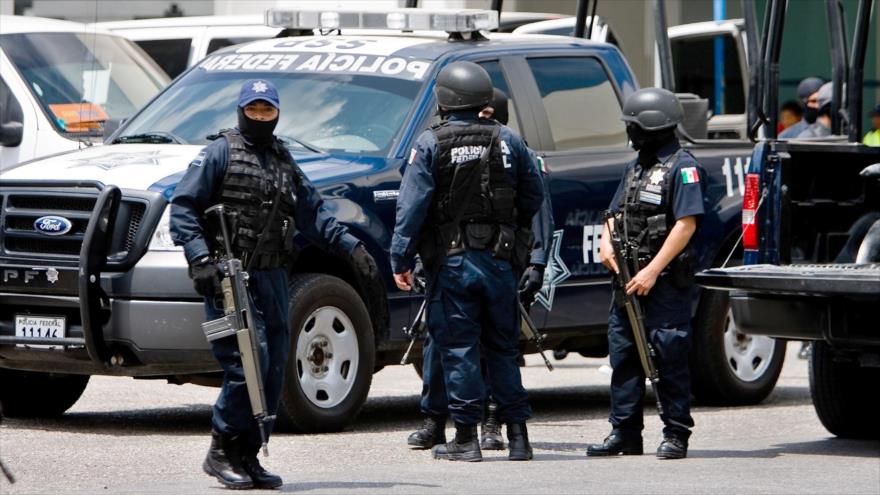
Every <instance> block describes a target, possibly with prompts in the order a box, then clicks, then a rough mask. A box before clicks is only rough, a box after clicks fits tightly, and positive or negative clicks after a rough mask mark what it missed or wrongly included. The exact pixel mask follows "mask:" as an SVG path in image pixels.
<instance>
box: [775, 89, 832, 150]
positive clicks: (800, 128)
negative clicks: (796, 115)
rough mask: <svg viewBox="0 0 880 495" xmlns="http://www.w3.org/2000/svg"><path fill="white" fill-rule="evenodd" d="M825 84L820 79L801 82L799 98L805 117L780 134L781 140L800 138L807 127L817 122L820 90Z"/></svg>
mask: <svg viewBox="0 0 880 495" xmlns="http://www.w3.org/2000/svg"><path fill="white" fill-rule="evenodd" d="M823 84H825V81H823V80H822V79H819V78H818V77H808V78H806V79H804V80H803V81H801V83H800V84H798V87H797V97H798V100H800V102H801V105H803V106H802V108H803V109H804V115H803V118H802V119H801V121H800V122H798V123H797V124H795V125H793V126H791V127H789V128H787V129H785V130H784V131H782V133H780V134H779V139H791V138H796V137H798V136H799V135H800V134H801V133H802V132H804V131H805V130H806V129H807V127H808V126H809V125H810V124H812V123H813V122H816V117H817V116H818V114H819V105H818V95H817V94H816V93H817V92H818V91H819V88H821V87H822V85H823Z"/></svg>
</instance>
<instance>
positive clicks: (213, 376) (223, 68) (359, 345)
mask: <svg viewBox="0 0 880 495" xmlns="http://www.w3.org/2000/svg"><path fill="white" fill-rule="evenodd" d="M464 12H465V13H461V12H459V13H456V14H448V13H444V12H426V11H425V10H422V9H419V10H416V11H410V10H401V11H395V12H394V13H393V14H394V15H391V14H389V15H388V16H387V17H386V16H381V17H380V20H381V22H382V23H383V26H382V27H385V26H384V22H386V20H387V22H388V23H389V24H393V26H394V27H395V29H396V30H397V31H396V32H395V31H391V30H389V29H387V28H386V29H385V30H383V31H377V32H375V34H358V35H356V36H354V35H348V36H347V35H345V34H344V32H345V28H346V27H347V25H342V26H341V28H342V31H343V34H339V33H338V32H337V33H336V34H331V35H326V36H307V37H296V38H278V39H269V40H261V41H255V42H251V43H245V44H241V45H236V46H232V47H228V48H225V49H222V50H221V51H218V52H217V53H215V54H212V55H211V56H209V57H208V58H207V59H205V60H203V61H202V62H200V63H199V64H198V65H196V66H194V67H192V68H191V69H189V70H188V71H187V72H185V73H184V74H182V75H181V76H179V77H178V78H177V79H175V81H174V82H173V83H172V84H171V85H169V86H168V87H166V88H165V89H164V90H163V91H162V92H161V93H160V94H159V95H158V96H156V97H155V98H154V99H153V100H152V101H151V102H150V103H148V104H147V105H146V106H145V107H144V108H142V109H141V110H140V111H139V112H138V113H137V114H136V115H134V116H133V117H132V118H131V119H130V120H128V121H127V122H125V123H124V125H123V126H122V127H120V128H119V129H118V130H117V131H116V133H115V134H114V135H112V136H110V137H109V138H108V140H107V142H106V144H105V145H104V146H101V147H94V148H89V149H85V150H82V151H78V152H72V153H68V154H63V155H59V156H54V157H51V158H47V159H44V160H40V161H35V162H31V163H29V164H25V165H21V166H18V167H16V168H13V169H11V170H9V171H7V172H5V173H4V174H3V175H2V176H0V198H2V203H0V204H2V210H0V277H2V286H0V401H2V402H3V403H4V407H5V410H6V412H7V413H8V414H9V415H13V414H18V415H46V414H60V413H63V412H64V411H65V410H66V409H68V408H69V407H70V406H71V405H73V404H74V402H75V401H76V400H77V398H78V397H79V395H80V394H81V393H82V391H83V389H84V388H85V386H86V384H87V382H88V379H89V376H90V375H93V374H102V375H116V376H131V377H135V378H153V379H156V378H158V379H167V380H168V381H169V382H172V383H184V382H194V383H199V384H218V383H219V380H217V376H218V375H217V371H218V365H217V363H216V361H215V360H214V357H213V355H212V354H211V351H210V348H209V346H208V343H207V342H206V341H205V337H204V334H203V333H202V331H201V329H200V326H199V324H200V323H201V322H202V321H203V319H204V314H203V308H202V302H201V300H200V298H199V297H198V296H197V295H196V293H195V292H194V291H193V288H192V284H191V282H190V280H189V278H188V277H187V270H186V263H185V260H184V256H183V253H182V252H181V250H180V248H178V247H175V246H174V245H173V244H172V243H171V240H170V236H169V231H168V200H169V198H170V197H171V194H172V193H173V190H174V187H175V185H176V183H177V182H178V180H179V179H180V178H181V177H182V176H183V174H184V172H185V170H186V168H187V165H188V164H189V163H190V162H191V161H193V160H194V159H195V158H196V156H197V155H198V153H199V151H200V150H201V149H202V147H203V146H204V145H205V144H206V143H207V142H208V139H207V136H209V135H210V134H213V133H215V132H216V131H217V130H218V129H222V128H224V127H230V126H232V125H234V124H235V111H234V102H235V101H236V96H235V95H236V91H237V90H238V88H239V87H240V85H241V83H242V82H243V81H245V80H248V79H251V78H254V77H262V78H271V79H272V80H273V82H274V83H275V84H276V86H277V87H278V89H279V93H280V96H281V104H282V110H281V119H280V122H279V125H278V128H277V129H276V133H277V134H278V136H279V137H280V138H281V139H282V140H284V141H285V142H286V143H287V144H288V146H289V148H290V149H291V152H292V153H293V155H294V157H295V159H296V160H297V162H298V163H299V165H300V166H301V167H302V168H303V170H304V172H305V173H306V174H307V175H308V176H309V178H310V179H311V180H312V181H313V182H314V183H315V184H316V186H317V187H318V188H319V189H320V191H321V192H322V194H323V196H324V198H325V201H326V204H327V206H328V207H329V208H330V209H331V211H332V212H333V213H334V214H335V215H336V217H337V218H338V219H339V220H340V221H341V222H343V223H344V224H345V225H347V226H348V227H349V229H350V230H351V232H352V233H353V234H354V235H356V236H357V237H358V238H360V239H361V240H362V241H363V242H364V244H365V245H366V247H367V249H368V250H369V251H370V253H371V254H372V255H373V256H374V257H375V258H376V260H377V261H378V263H379V266H380V269H381V271H382V280H381V283H377V284H375V285H373V286H369V285H361V284H359V283H358V282H357V281H356V280H357V279H356V277H355V276H354V274H353V269H352V267H350V266H348V264H347V262H345V261H342V260H339V259H334V258H332V257H330V256H328V255H326V254H324V253H322V252H320V251H318V250H316V249H314V248H312V247H310V246H308V245H303V246H302V249H301V252H300V254H299V257H298V259H297V262H296V264H295V266H294V267H293V269H292V270H293V273H292V278H291V291H290V294H291V300H290V312H291V313H290V316H291V331H292V346H293V348H292V352H291V359H290V365H289V367H288V369H287V371H286V376H285V383H286V385H285V391H284V395H283V399H282V401H283V403H282V407H281V414H282V415H283V419H284V421H283V422H284V423H287V424H288V425H292V426H294V427H296V428H298V429H300V430H305V431H332V430H339V429H341V428H343V427H345V426H346V425H347V424H349V423H350V422H351V421H353V419H354V418H355V416H356V415H357V412H358V410H359V409H360V407H361V405H362V404H363V403H364V401H365V400H366V397H367V393H368V391H369V388H370V383H371V378H372V374H373V373H374V372H375V371H378V370H380V369H381V368H382V367H383V366H386V365H392V364H397V363H399V362H400V358H401V355H402V354H403V351H404V349H405V348H406V346H407V344H408V339H407V337H406V336H405V334H404V332H403V328H404V327H405V326H408V325H409V324H410V319H411V318H412V317H413V316H414V314H415V313H416V311H417V310H418V307H419V304H420V300H419V299H418V298H417V297H415V296H413V295H411V294H409V293H403V292H400V291H398V290H397V289H396V288H395V287H394V284H393V281H392V277H391V270H390V265H389V260H388V257H389V255H388V250H389V243H390V239H391V232H392V229H393V226H394V212H395V198H396V197H397V193H398V188H399V184H400V179H401V173H402V170H403V169H404V167H405V164H406V158H407V156H408V154H409V150H410V149H411V148H412V146H413V142H414V140H415V139H416V137H417V136H418V135H419V133H420V132H421V131H422V130H424V129H425V128H426V127H428V126H429V125H431V124H432V123H433V122H436V119H437V116H436V102H435V100H434V97H433V93H432V89H433V86H434V76H435V75H436V73H437V72H438V71H439V70H440V69H441V68H442V67H443V66H445V65H446V64H447V63H450V62H452V61H455V60H471V61H474V62H476V63H479V64H480V65H482V66H483V67H484V68H485V69H486V70H487V71H488V72H489V74H490V75H491V77H492V80H493V82H494V84H495V85H496V86H497V87H498V88H500V89H501V90H503V91H505V92H506V93H508V94H509V95H510V96H511V100H510V126H511V127H512V128H514V129H515V130H517V131H518V132H519V133H521V134H522V135H523V136H524V137H525V139H526V140H527V141H528V143H529V144H530V146H531V147H532V148H533V149H534V150H535V151H536V152H537V153H538V154H539V155H540V156H541V157H542V158H543V160H544V163H545V164H546V166H547V168H548V169H549V170H550V177H551V182H550V188H551V191H552V200H553V207H554V215H555V218H554V221H555V230H554V238H553V245H552V256H551V260H550V262H549V265H548V267H547V270H546V274H545V280H544V286H543V288H542V290H541V292H540V294H539V295H538V304H536V305H535V307H534V308H533V309H532V316H533V319H534V321H535V323H536V324H537V325H538V326H539V327H540V330H541V331H542V332H543V333H546V335H547V344H548V346H549V348H551V349H553V348H555V349H565V350H568V351H573V352H579V353H580V354H582V355H585V356H605V355H607V315H608V308H609V305H610V296H611V290H610V277H609V274H608V272H607V271H606V270H605V269H604V268H603V267H602V265H601V263H600V262H599V259H598V246H599V235H600V233H601V231H602V213H603V211H604V210H605V209H606V208H607V207H608V204H609V203H610V200H611V197H612V195H613V193H614V191H615V189H616V187H617V184H618V182H619V181H620V179H621V175H622V172H623V169H624V165H625V163H626V162H628V161H629V160H630V159H632V158H633V157H634V153H633V152H632V151H631V149H630V148H629V147H628V143H627V137H626V133H625V129H624V125H623V123H622V122H621V120H620V112H621V104H622V102H623V100H624V99H625V98H626V97H627V96H628V95H629V94H631V93H632V92H633V91H635V90H636V89H637V83H636V81H635V78H634V76H633V74H632V71H631V70H630V68H629V66H628V64H627V62H626V60H625V59H624V58H623V56H622V55H621V53H620V51H619V50H618V49H617V48H616V47H614V46H613V45H610V44H605V43H597V42H591V41H586V40H581V39H574V38H566V37H560V36H540V35H514V34H504V33H486V32H482V33H481V32H474V31H464V32H460V31H456V29H457V28H455V27H454V26H453V25H452V24H447V25H445V27H443V28H441V31H440V32H437V31H418V30H416V31H412V32H400V29H405V26H409V25H424V23H427V22H429V20H430V19H433V20H434V21H433V22H441V21H446V22H451V23H457V24H458V25H461V24H462V23H465V24H466V23H468V22H481V23H483V24H481V26H482V27H483V28H484V29H487V30H488V29H491V28H492V27H493V21H494V22H497V18H496V17H494V15H495V14H494V12H493V11H477V12H474V11H464ZM298 14H302V12H299V13H297V12H287V13H284V14H283V15H282V14H279V15H278V16H274V15H270V19H277V18H279V17H280V18H281V21H277V20H276V21H275V22H276V24H278V23H280V24H284V25H285V26H286V27H290V28H298V27H304V26H302V25H299V24H297V23H296V22H297V21H298V20H302V19H303V18H305V16H302V15H298ZM426 15H427V16H432V17H424V16H426ZM419 16H422V17H419ZM313 17H314V18H316V19H317V18H318V16H313ZM325 19H327V20H329V21H335V22H337V23H340V24H344V23H345V22H349V21H351V22H355V25H354V26H352V27H354V28H359V29H364V28H373V29H375V28H376V25H375V24H369V25H364V24H365V23H367V22H368V21H369V22H375V21H376V18H374V17H368V16H344V15H343V16H339V17H333V16H324V15H322V16H321V17H320V20H322V21H323V20H325ZM408 22H409V23H411V24H407V23H408ZM418 23H422V24H418ZM340 24H336V27H337V29H339V27H340ZM305 27H321V26H315V25H314V24H309V25H307V26H305ZM389 27H390V26H389ZM442 29H448V30H450V31H453V32H452V33H451V34H450V33H445V32H443V31H442ZM704 108H705V107H704ZM701 115H703V116H705V112H704V111H703V112H702V113H701ZM703 128H704V129H705V126H704V127H703ZM684 145H685V146H686V147H687V148H688V149H690V150H691V151H692V152H693V153H694V154H695V155H696V157H697V158H698V159H699V160H700V161H701V162H702V164H703V166H704V167H705V168H706V170H707V171H708V174H709V179H708V181H709V183H708V188H707V192H708V201H709V207H708V208H707V211H708V214H707V215H706V217H705V218H704V219H703V221H702V224H701V225H702V229H701V231H702V235H703V236H704V238H705V243H706V246H707V249H706V251H705V252H704V253H703V256H702V259H701V260H700V261H701V263H702V266H704V267H712V266H719V265H720V264H721V263H722V261H723V260H724V259H725V258H726V257H727V255H728V253H729V251H730V250H731V249H732V248H733V247H734V246H735V245H736V240H737V239H738V238H739V232H740V209H741V203H742V200H741V193H742V189H743V183H744V179H745V175H744V170H746V169H747V167H748V162H749V155H750V151H751V148H752V144H751V143H749V142H747V141H734V140H726V141H721V140H719V141H709V140H689V141H686V142H685V143H684ZM694 318H695V337H694V345H693V356H692V366H693V368H694V372H693V377H694V392H695V394H696V396H697V397H698V398H700V400H702V401H704V402H705V403H714V404H726V405H733V404H746V403H755V402H758V401H760V400H762V399H763V398H764V397H765V396H766V395H767V394H768V393H769V391H770V390H772V388H773V386H774V384H775V381H776V378H777V377H778V374H779V372H780V369H781V364H782V357H783V353H784V346H785V344H784V342H776V341H773V340H772V339H762V338H758V337H756V338H754V339H743V338H741V336H740V333H739V332H738V330H737V328H736V327H735V326H734V325H733V324H732V319H731V318H730V313H729V301H728V297H727V294H726V293H725V292H719V291H711V292H706V293H704V294H703V295H702V296H701V297H700V298H699V300H698V301H695V304H694ZM317 341H321V342H325V341H329V342H331V343H332V344H333V346H334V348H335V350H334V352H333V353H332V354H333V356H334V357H333V358H332V360H329V361H323V359H327V358H326V356H325V355H323V354H322V355H317V354H316V353H315V352H313V349H314V348H315V346H313V345H311V344H313V343H315V342H317ZM731 343H737V345H733V344H731ZM523 345H524V350H525V351H526V352H534V349H533V348H531V347H526V346H527V344H526V343H525V341H524V343H523ZM746 355H748V356H750V357H751V358H750V359H749V360H746V359H743V356H746ZM315 360H319V361H321V364H323V365H325V366H321V367H317V366H310V365H309V363H312V364H314V362H315ZM316 369H317V370H318V371H319V372H320V373H317V374H316V373H315V370H316ZM322 369H323V370H327V371H326V372H325V371H321V370H322Z"/></svg>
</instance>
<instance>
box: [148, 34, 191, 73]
mask: <svg viewBox="0 0 880 495" xmlns="http://www.w3.org/2000/svg"><path fill="white" fill-rule="evenodd" d="M135 43H137V44H138V46H140V47H141V48H143V49H144V51H145V52H147V54H148V55H149V56H150V57H152V58H153V60H155V61H156V63H157V64H159V67H161V68H162V70H164V71H165V72H166V73H167V74H168V76H169V77H172V78H173V77H177V76H179V75H180V74H181V73H182V72H183V71H185V70H186V68H187V66H188V65H189V54H190V50H192V40H191V39H189V38H185V39H180V40H141V41H135Z"/></svg>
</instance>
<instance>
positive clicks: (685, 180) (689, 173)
mask: <svg viewBox="0 0 880 495" xmlns="http://www.w3.org/2000/svg"><path fill="white" fill-rule="evenodd" d="M681 182H682V184H694V183H696V182H700V174H699V172H697V167H685V168H683V169H681Z"/></svg>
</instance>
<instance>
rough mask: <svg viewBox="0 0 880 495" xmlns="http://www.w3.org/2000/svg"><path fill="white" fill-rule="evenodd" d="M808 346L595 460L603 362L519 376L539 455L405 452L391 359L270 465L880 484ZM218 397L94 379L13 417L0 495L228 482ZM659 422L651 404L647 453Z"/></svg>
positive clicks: (566, 481) (539, 481)
mask: <svg viewBox="0 0 880 495" xmlns="http://www.w3.org/2000/svg"><path fill="white" fill-rule="evenodd" d="M799 347H800V345H799V344H790V345H789V352H788V356H787V361H786V366H785V368H784V370H783V374H782V377H781V378H780V380H779V383H778V385H777V387H776V389H775V391H774V392H773V394H772V395H771V396H770V397H769V398H768V399H767V400H766V401H765V402H764V403H763V404H761V405H759V406H754V407H741V408H712V407H703V406H699V405H697V406H696V407H695V410H694V418H695V421H696V428H695V430H694V435H693V437H692V438H691V445H690V447H691V450H690V456H689V458H688V459H684V460H676V461H668V460H667V461H663V460H659V459H656V458H655V457H654V456H653V455H645V456H637V457H616V458H590V459H587V458H586V457H585V455H584V449H585V448H586V446H587V443H590V442H596V441H601V439H602V438H603V437H604V436H605V435H606V434H607V432H608V430H609V426H608V423H607V421H606V417H607V413H608V403H609V394H608V383H609V381H610V377H609V375H608V373H607V368H603V365H604V364H605V363H606V360H603V359H585V358H581V357H569V358H567V359H565V360H563V361H560V362H556V363H555V364H556V365H557V370H556V371H554V372H552V373H549V372H547V370H546V369H545V368H544V367H543V365H542V363H541V362H540V360H538V359H537V358H536V357H535V356H529V357H528V359H527V363H528V366H526V367H525V368H524V369H523V376H524V382H525V384H526V386H527V387H528V389H529V390H530V393H531V403H532V406H533V409H534V411H535V416H534V419H533V420H532V421H531V422H530V423H529V428H530V430H529V432H530V436H531V439H532V445H533V447H534V449H535V460H534V461H533V462H530V463H522V462H509V461H507V460H506V452H484V461H483V462H482V463H472V464H469V463H453V462H448V461H437V460H434V459H432V458H431V455H430V453H429V452H427V451H411V450H409V448H407V446H406V437H407V435H408V434H409V433H410V432H411V431H412V430H413V429H414V427H416V426H417V425H418V424H419V423H420V420H421V419H420V415H419V412H418V395H417V394H418V391H419V390H420V381H419V379H418V377H417V376H416V373H415V372H414V371H413V370H412V369H411V368H409V367H400V366H394V367H389V368H386V369H385V370H383V371H381V372H380V373H378V374H377V375H376V376H375V377H374V380H373V386H372V390H371V393H370V398H369V400H368V401H367V403H366V405H365V407H364V409H363V411H362V413H361V415H360V417H359V419H358V420H357V422H356V423H355V424H354V425H353V426H351V427H350V428H349V429H348V430H347V431H345V432H342V433H335V434H322V435H293V434H278V435H275V436H274V437H273V438H272V441H271V443H270V454H271V455H270V457H269V458H268V459H265V460H264V461H263V463H264V465H265V466H267V467H269V468H270V469H272V470H274V471H276V472H278V473H279V474H281V475H283V477H284V481H285V485H284V486H283V487H282V489H281V491H282V492H290V493H307V494H345V495H348V494H360V493H383V494H385V493H387V494H397V493H419V494H434V493H444V494H445V493H457V494H469V493H475V494H484V493H505V494H520V493H523V494H525V493H528V494H538V493H547V494H559V493H614V494H630V493H658V494H659V493H662V494H669V493H675V494H684V493H713V494H714V493H735V494H753V493H784V494H789V493H821V494H830V493H846V494H856V493H865V494H880V442H877V441H857V440H843V439H837V438H834V437H832V435H831V434H829V433H828V432H827V431H826V430H825V429H824V428H823V427H822V425H821V423H820V422H819V420H818V418H817V417H816V414H815V412H814V410H813V406H812V403H811V402H810V394H809V389H808V378H807V366H806V362H805V361H803V360H799V359H797V357H796V354H797V349H798V348H799ZM865 386H866V402H865V407H874V406H873V405H872V401H871V400H870V399H869V397H868V395H867V394H870V393H871V392H870V387H874V388H873V390H874V392H873V393H874V394H875V398H876V391H877V389H876V384H873V385H870V384H866V385H865ZM216 395H217V389H212V388H207V387H200V386H196V385H183V386H176V385H168V384H165V383H164V382H158V381H142V380H137V381H136V380H132V379H128V378H108V377H97V378H93V379H92V381H91V383H90V384H89V386H88V388H87V389H86V392H85V394H84V395H83V397H82V398H81V399H80V400H79V402H78V403H77V404H76V405H75V406H74V407H73V408H72V409H71V410H70V411H69V412H68V413H67V414H65V415H64V416H63V417H61V418H59V419H52V420H20V419H18V420H11V419H7V420H6V421H5V422H4V424H3V426H2V429H0V456H2V459H3V460H4V461H5V462H6V464H7V465H8V466H9V468H10V469H11V470H12V471H13V472H14V473H15V475H16V476H17V477H18V482H17V483H16V484H14V485H9V484H7V483H6V482H5V481H0V493H3V494H4V495H5V494H19V493H21V494H24V493H52V494H61V493H75V494H96V493H125V494H152V493H162V494H190V493H205V494H215V495H216V494H219V493H223V491H222V490H223V489H222V488H221V487H220V486H219V485H218V484H217V483H216V482H215V481H214V480H213V479H211V478H209V477H207V476H206V475H204V474H203V473H202V472H201V469H200V466H201V462H202V459H203V458H204V455H205V452H206V450H207V447H208V443H209V431H210V415H211V409H210V405H211V403H212V402H213V400H214V398H215V397H216ZM878 419H880V418H878ZM660 429H661V424H660V421H659V419H657V417H656V415H651V414H648V415H647V425H646V430H645V448H646V453H647V454H651V453H652V452H653V449H654V448H655V446H656V445H657V444H658V443H659V441H660V435H661V433H660ZM451 432H452V428H451V425H450V429H449V430H448V433H449V434H451ZM266 493H268V492H266Z"/></svg>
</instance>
